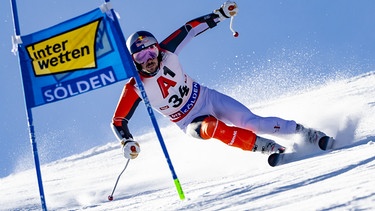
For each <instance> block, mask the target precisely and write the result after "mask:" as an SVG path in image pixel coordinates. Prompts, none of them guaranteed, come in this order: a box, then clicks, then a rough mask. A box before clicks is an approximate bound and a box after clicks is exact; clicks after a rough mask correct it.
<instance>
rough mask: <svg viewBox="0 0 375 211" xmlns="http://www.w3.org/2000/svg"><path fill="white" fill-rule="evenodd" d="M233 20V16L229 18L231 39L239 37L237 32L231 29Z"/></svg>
mask: <svg viewBox="0 0 375 211" xmlns="http://www.w3.org/2000/svg"><path fill="white" fill-rule="evenodd" d="M233 19H234V16H232V17H231V18H230V24H229V29H230V30H231V31H232V32H233V37H238V35H239V34H238V32H237V31H235V30H234V29H233Z"/></svg>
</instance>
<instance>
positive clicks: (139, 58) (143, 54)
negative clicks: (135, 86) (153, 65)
mask: <svg viewBox="0 0 375 211" xmlns="http://www.w3.org/2000/svg"><path fill="white" fill-rule="evenodd" d="M158 55H159V49H158V47H156V46H155V45H150V46H148V47H147V48H145V49H142V50H141V51H139V52H137V53H134V54H133V59H134V61H135V62H137V63H138V64H143V63H146V62H147V61H148V60H149V59H155V58H156V57H158Z"/></svg>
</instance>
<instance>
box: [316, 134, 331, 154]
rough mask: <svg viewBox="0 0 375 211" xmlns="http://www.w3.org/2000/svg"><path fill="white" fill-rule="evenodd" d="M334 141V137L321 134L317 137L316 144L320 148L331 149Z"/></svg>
mask: <svg viewBox="0 0 375 211" xmlns="http://www.w3.org/2000/svg"><path fill="white" fill-rule="evenodd" d="M334 142H335V139H333V138H332V137H329V136H323V137H322V138H320V139H319V142H318V145H319V148H320V149H321V150H324V151H326V150H330V149H333V143H334Z"/></svg>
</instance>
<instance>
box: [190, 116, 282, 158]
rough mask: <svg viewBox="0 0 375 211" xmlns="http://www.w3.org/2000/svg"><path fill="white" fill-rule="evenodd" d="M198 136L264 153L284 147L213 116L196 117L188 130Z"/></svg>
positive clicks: (278, 150) (279, 150)
mask: <svg viewBox="0 0 375 211" xmlns="http://www.w3.org/2000/svg"><path fill="white" fill-rule="evenodd" d="M186 131H187V132H188V133H189V134H191V135H192V136H194V137H196V138H201V139H210V138H215V139H218V140H220V141H222V142H223V143H225V144H227V145H229V146H233V147H238V148H241V149H243V150H247V151H260V152H262V153H268V154H270V153H274V152H283V151H284V150H285V148H284V147H282V146H281V145H279V144H277V143H276V142H275V141H273V140H270V139H265V138H262V137H259V136H257V135H255V133H253V132H252V131H250V130H246V129H243V128H239V127H233V126H228V125H226V124H225V123H224V122H222V121H220V120H218V119H216V118H215V117H213V116H201V117H198V118H196V119H195V120H194V121H193V122H192V123H191V124H189V126H188V127H187V130H186Z"/></svg>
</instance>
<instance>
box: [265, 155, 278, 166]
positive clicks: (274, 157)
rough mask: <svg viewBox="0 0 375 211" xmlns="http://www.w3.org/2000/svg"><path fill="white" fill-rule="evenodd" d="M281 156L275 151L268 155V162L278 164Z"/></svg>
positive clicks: (271, 164) (273, 164)
mask: <svg viewBox="0 0 375 211" xmlns="http://www.w3.org/2000/svg"><path fill="white" fill-rule="evenodd" d="M280 158H281V154H280V153H273V154H271V155H270V156H268V164H269V165H270V166H272V167H275V166H277V164H278V163H279V161H280Z"/></svg>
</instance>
